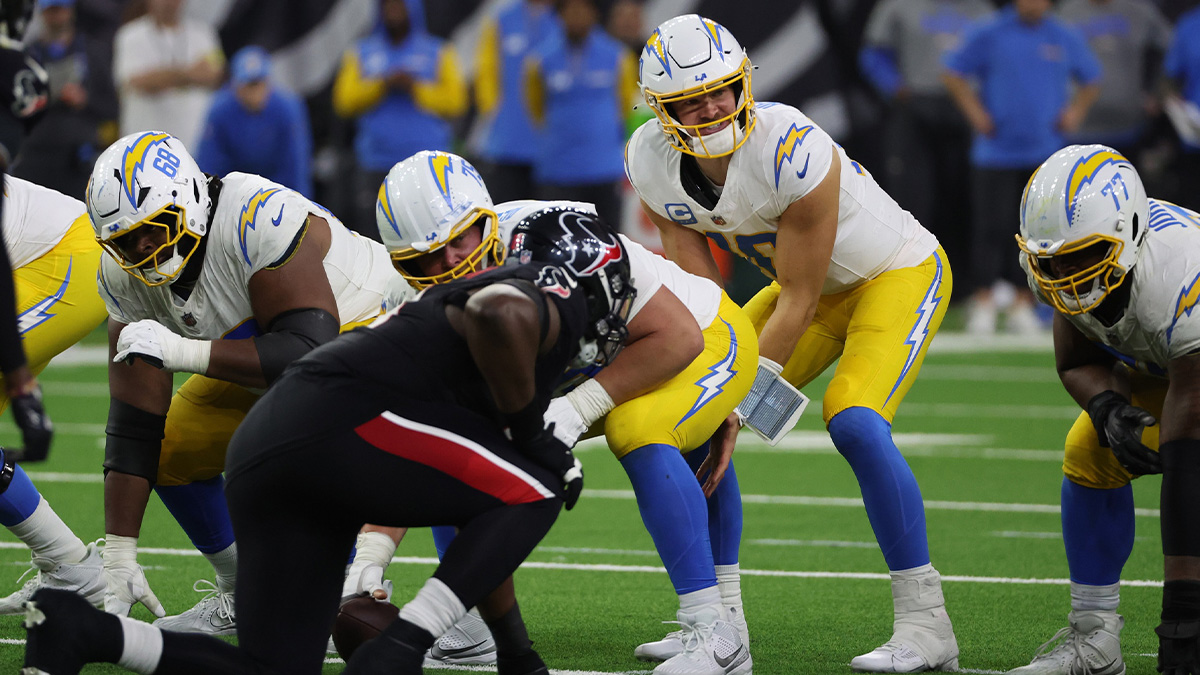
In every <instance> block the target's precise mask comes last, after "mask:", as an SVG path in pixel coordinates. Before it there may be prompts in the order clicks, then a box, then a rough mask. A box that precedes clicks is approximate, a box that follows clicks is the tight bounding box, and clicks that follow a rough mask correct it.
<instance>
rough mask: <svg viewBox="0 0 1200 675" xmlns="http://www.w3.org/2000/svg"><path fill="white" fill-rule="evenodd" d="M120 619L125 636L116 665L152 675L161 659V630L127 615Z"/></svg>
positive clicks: (143, 674)
mask: <svg viewBox="0 0 1200 675" xmlns="http://www.w3.org/2000/svg"><path fill="white" fill-rule="evenodd" d="M117 618H118V619H120V620H121V633H122V635H124V636H125V647H124V648H123V649H122V650H121V658H120V660H118V661H117V665H118V666H121V667H122V668H125V669H126V670H132V671H133V672H135V673H141V674H142V675H152V674H153V673H154V671H155V670H157V669H158V662H159V660H160V659H162V650H163V636H162V631H161V630H159V629H157V628H155V627H154V626H151V625H150V624H148V623H145V622H143V621H138V620H137V619H130V618H129V617H127V616H119V617H117Z"/></svg>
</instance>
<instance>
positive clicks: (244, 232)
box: [238, 188, 279, 265]
mask: <svg viewBox="0 0 1200 675" xmlns="http://www.w3.org/2000/svg"><path fill="white" fill-rule="evenodd" d="M276 192H279V188H270V189H261V188H260V189H259V190H258V191H257V192H255V193H254V194H252V195H250V199H247V200H246V203H245V204H244V205H242V214H241V217H240V218H238V243H239V244H241V247H242V257H243V258H245V260H246V264H247V265H253V264H254V263H252V262H250V251H249V247H248V246H247V244H246V237H247V236H249V234H250V230H253V229H254V221H255V219H257V218H258V212H259V210H260V209H261V208H262V205H263V204H265V203H267V200H268V199H270V198H271V196H272V195H274V194H275V193H276Z"/></svg>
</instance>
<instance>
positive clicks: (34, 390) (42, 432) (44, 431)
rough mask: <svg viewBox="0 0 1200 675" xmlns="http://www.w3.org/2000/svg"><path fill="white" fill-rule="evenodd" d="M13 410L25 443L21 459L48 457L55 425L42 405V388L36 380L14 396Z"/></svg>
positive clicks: (33, 459)
mask: <svg viewBox="0 0 1200 675" xmlns="http://www.w3.org/2000/svg"><path fill="white" fill-rule="evenodd" d="M12 411H13V420H14V421H15V422H16V423H17V428H18V429H20V430H21V441H22V442H23V443H24V444H25V447H24V450H23V452H21V453H20V458H19V461H24V462H39V461H41V460H43V459H46V456H47V455H49V454H50V440H51V439H52V438H53V437H54V425H53V424H52V423H51V422H50V418H49V417H48V416H47V415H46V409H45V408H44V407H42V390H41V388H40V387H38V386H37V383H36V382H34V383H33V385H32V386H31V387H28V388H27V389H26V390H25V391H24V392H23V393H21V394H19V395H17V396H14V397H13V398H12Z"/></svg>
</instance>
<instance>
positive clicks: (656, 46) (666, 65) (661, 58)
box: [646, 28, 671, 77]
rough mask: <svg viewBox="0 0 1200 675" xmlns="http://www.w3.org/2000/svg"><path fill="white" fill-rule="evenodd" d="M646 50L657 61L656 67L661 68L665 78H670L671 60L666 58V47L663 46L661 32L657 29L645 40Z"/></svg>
mask: <svg viewBox="0 0 1200 675" xmlns="http://www.w3.org/2000/svg"><path fill="white" fill-rule="evenodd" d="M646 49H647V50H649V51H650V53H651V54H653V55H654V58H655V59H657V60H658V65H660V66H662V68H663V71H664V72H666V74H667V77H671V59H669V58H667V46H666V45H664V44H663V37H662V32H661V31H659V30H658V29H657V28H656V29H654V34H653V35H651V36H650V39H649V40H646Z"/></svg>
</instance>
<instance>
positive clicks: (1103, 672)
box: [1008, 610, 1125, 675]
mask: <svg viewBox="0 0 1200 675" xmlns="http://www.w3.org/2000/svg"><path fill="white" fill-rule="evenodd" d="M1067 622H1068V623H1069V625H1068V626H1067V627H1066V628H1063V629H1062V630H1060V631H1058V632H1057V633H1055V634H1054V637H1052V638H1050V640H1049V641H1048V642H1046V644H1044V645H1042V646H1041V647H1040V648H1039V649H1038V651H1037V654H1036V655H1034V657H1033V661H1030V663H1029V665H1027V666H1022V667H1020V668H1017V669H1016V670H1010V671H1008V672H1009V674H1010V675H1125V661H1124V660H1123V659H1122V658H1121V628H1122V627H1123V626H1124V625H1125V618H1124V617H1122V616H1121V615H1120V614H1117V613H1116V612H1104V611H1099V610H1080V611H1074V612H1071V613H1070V614H1068V615H1067Z"/></svg>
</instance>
